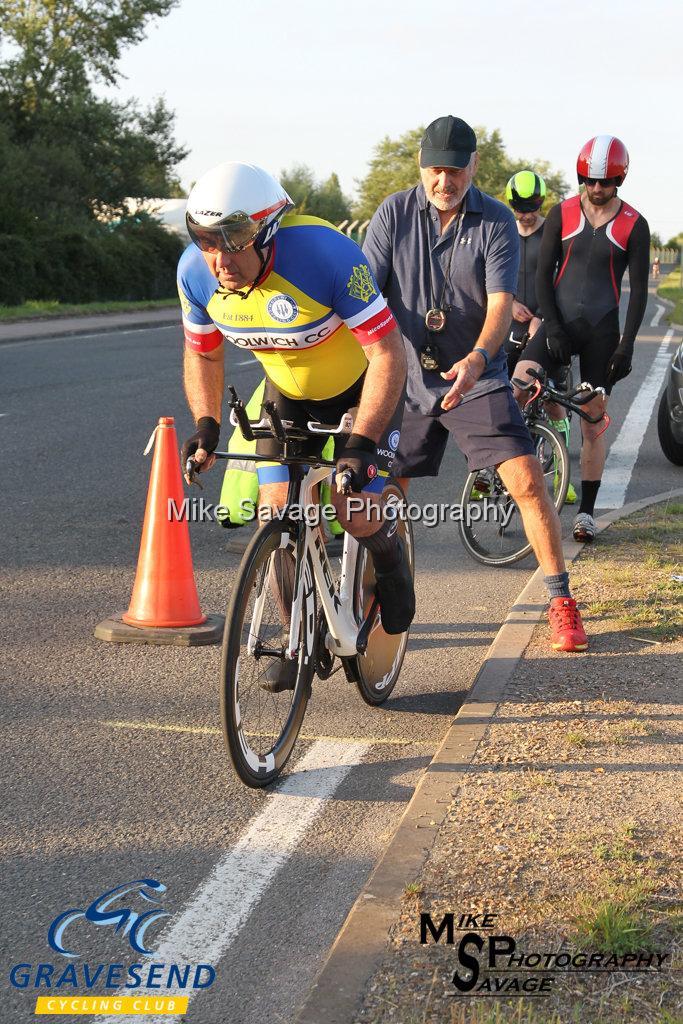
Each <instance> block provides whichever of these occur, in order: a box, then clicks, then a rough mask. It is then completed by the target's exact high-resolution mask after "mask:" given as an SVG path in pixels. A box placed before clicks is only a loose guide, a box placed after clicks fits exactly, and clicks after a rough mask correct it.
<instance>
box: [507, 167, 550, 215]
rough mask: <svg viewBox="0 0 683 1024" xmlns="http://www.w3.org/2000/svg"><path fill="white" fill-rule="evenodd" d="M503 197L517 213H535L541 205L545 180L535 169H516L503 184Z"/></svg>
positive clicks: (543, 197)
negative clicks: (504, 184) (505, 183)
mask: <svg viewBox="0 0 683 1024" xmlns="http://www.w3.org/2000/svg"><path fill="white" fill-rule="evenodd" d="M505 198H506V199H507V201H508V203H509V204H510V206H511V207H512V209H513V210H516V211H517V213H535V212H536V210H540V208H541V207H542V206H543V200H544V199H545V182H544V180H543V178H542V177H541V175H540V174H536V172H535V171H517V173H516V174H513V175H512V177H511V178H510V180H509V181H508V183H507V185H506V186H505Z"/></svg>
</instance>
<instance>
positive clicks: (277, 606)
mask: <svg viewBox="0 0 683 1024" xmlns="http://www.w3.org/2000/svg"><path fill="white" fill-rule="evenodd" d="M300 528H303V527H301V526H300V524H294V523H288V522H287V521H286V520H285V521H277V520H274V521H272V522H270V523H266V524H265V525H264V526H262V527H261V528H260V529H259V530H258V531H257V532H256V534H255V535H254V537H253V538H252V540H251V543H250V544H249V546H248V548H247V550H246V551H245V553H244V557H243V558H242V564H241V565H240V568H239V574H238V578H237V582H236V585H235V588H234V590H233V593H232V597H231V599H230V604H229V606H228V611H227V615H226V619H225V633H224V636H223V657H222V661H221V715H222V720H223V734H224V737H225V742H226V745H227V748H228V753H229V755H230V759H231V761H232V763H233V765H234V767H235V771H236V772H237V774H238V775H239V777H240V779H241V780H242V782H244V783H246V785H247V786H252V787H254V788H260V787H262V786H266V785H268V783H270V782H273V781H274V779H276V778H277V777H278V775H279V774H280V772H281V771H282V769H283V768H284V766H285V764H286V763H287V760H288V758H289V756H290V754H291V753H292V750H293V748H294V743H295V742H296V738H297V736H298V734H299V730H300V728H301V723H302V722H303V718H304V714H305V712H306V705H307V704H308V698H309V695H310V684H311V679H312V675H313V667H314V658H313V640H314V633H315V584H314V581H313V571H312V567H311V564H310V559H308V558H307V560H306V565H305V566H303V567H302V572H301V587H302V589H303V606H302V616H301V629H300V633H299V636H298V637H297V638H296V644H295V649H296V651H297V656H296V658H295V659H288V658H287V657H286V652H287V649H288V647H289V638H290V618H291V607H292V597H293V589H294V581H295V577H296V568H297V566H296V557H297V556H296V547H297V538H298V531H299V529H300ZM283 684H287V685H283Z"/></svg>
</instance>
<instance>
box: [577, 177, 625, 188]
mask: <svg viewBox="0 0 683 1024" xmlns="http://www.w3.org/2000/svg"><path fill="white" fill-rule="evenodd" d="M583 180H584V184H586V185H590V186H591V188H592V187H593V185H601V186H602V188H610V187H611V186H612V185H617V184H618V181H617V179H616V178H584V179H583Z"/></svg>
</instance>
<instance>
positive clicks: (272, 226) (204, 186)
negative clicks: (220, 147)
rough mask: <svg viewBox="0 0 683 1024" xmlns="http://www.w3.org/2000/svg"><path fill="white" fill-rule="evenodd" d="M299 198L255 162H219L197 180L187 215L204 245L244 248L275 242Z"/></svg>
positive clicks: (197, 239)
mask: <svg viewBox="0 0 683 1024" xmlns="http://www.w3.org/2000/svg"><path fill="white" fill-rule="evenodd" d="M293 208H294V203H293V202H292V200H291V199H290V197H289V196H288V195H287V193H286V192H285V190H284V188H283V187H282V185H281V184H280V182H279V181H276V180H275V178H273V177H272V175H270V174H268V172H267V171H264V170H263V168H262V167H256V166H255V165H254V164H241V163H236V162H230V163H224V164H218V166H217V167H213V168H212V169H211V170H210V171H207V172H206V174H204V175H202V177H201V178H200V179H199V181H197V182H196V184H195V185H194V187H193V189H192V191H191V192H190V195H189V198H188V200H187V213H186V215H185V221H186V224H187V230H188V234H189V235H190V238H191V239H192V241H193V242H194V243H195V245H198V246H199V248H200V249H203V250H209V249H222V250H225V251H227V252H241V251H242V250H243V249H246V248H247V246H249V245H251V244H252V243H253V244H254V245H255V246H256V247H257V248H259V249H261V248H263V247H264V246H265V245H267V244H268V242H270V240H271V239H272V237H273V235H274V234H275V232H276V231H277V229H278V228H279V226H280V221H281V220H282V218H283V217H284V215H285V214H286V213H287V212H288V211H289V210H291V209H293Z"/></svg>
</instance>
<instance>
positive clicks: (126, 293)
mask: <svg viewBox="0 0 683 1024" xmlns="http://www.w3.org/2000/svg"><path fill="white" fill-rule="evenodd" d="M176 2H177V0H136V3H130V0H0V33H1V35H0V46H1V47H2V49H1V50H0V57H1V58H2V59H1V60H0V303H3V304H5V305H15V304H20V303H21V302H23V301H24V300H25V299H26V298H32V299H59V300H61V301H67V302H87V301H95V300H109V299H149V298H157V297H168V296H170V295H172V294H173V291H174V287H175V286H174V282H175V264H176V262H177V259H178V256H179V253H180V251H181V249H182V243H181V242H180V240H179V239H178V238H177V237H175V236H174V235H172V234H170V233H169V232H167V231H166V230H165V229H164V228H162V227H161V225H160V224H158V223H157V222H156V221H155V220H153V219H152V218H149V217H144V216H133V215H131V213H130V211H129V210H128V207H127V205H126V202H125V200H126V197H128V196H134V197H141V198H142V197H152V196H168V195H174V194H175V195H179V194H181V190H180V183H179V181H178V179H177V177H176V173H175V168H176V166H177V164H178V162H179V161H180V160H182V159H183V157H184V156H185V155H186V153H187V151H186V149H185V148H184V147H183V146H181V145H180V144H178V143H177V142H176V141H175V139H174V135H173V114H172V112H171V111H169V110H168V108H167V107H166V106H165V104H164V102H163V100H161V99H159V100H157V101H156V102H155V103H154V104H153V105H152V106H150V107H148V108H146V109H144V108H141V107H140V106H139V105H138V104H136V103H117V102H114V101H112V100H108V99H102V98H101V97H99V96H97V95H96V93H95V89H94V86H95V84H96V83H97V82H101V83H105V84H108V85H115V84H116V82H117V81H118V79H119V72H118V70H117V62H118V59H119V57H120V55H121V53H122V51H123V50H124V49H125V47H126V46H129V45H131V44H134V43H136V42H138V41H140V40H141V39H142V38H143V37H144V33H145V29H146V27H147V25H148V23H149V22H150V20H151V19H153V18H157V17H162V16H164V15H165V14H167V13H168V12H169V11H170V9H171V8H172V7H173V6H174V4H175V3H176Z"/></svg>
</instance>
